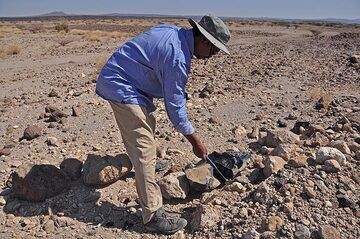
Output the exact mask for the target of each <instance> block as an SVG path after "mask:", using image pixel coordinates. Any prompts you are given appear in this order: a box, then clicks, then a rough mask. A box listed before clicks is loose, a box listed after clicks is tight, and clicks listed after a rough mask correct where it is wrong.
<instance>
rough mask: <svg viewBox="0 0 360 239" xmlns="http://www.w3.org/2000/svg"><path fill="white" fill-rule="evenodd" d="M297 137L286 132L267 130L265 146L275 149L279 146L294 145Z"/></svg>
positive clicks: (297, 139) (297, 140)
mask: <svg viewBox="0 0 360 239" xmlns="http://www.w3.org/2000/svg"><path fill="white" fill-rule="evenodd" d="M299 141H300V139H299V136H298V135H296V134H294V133H293V132H291V131H288V130H269V131H268V133H267V135H266V146H268V147H271V148H276V147H277V146H279V145H280V144H296V143H298V142H299Z"/></svg>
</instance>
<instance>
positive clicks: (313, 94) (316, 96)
mask: <svg viewBox="0 0 360 239" xmlns="http://www.w3.org/2000/svg"><path fill="white" fill-rule="evenodd" d="M308 92H309V93H308V94H309V97H310V99H312V100H314V101H318V100H320V99H322V101H323V103H324V106H325V109H327V108H328V107H329V105H330V103H331V101H333V99H334V97H333V96H332V95H331V93H330V92H329V91H326V90H324V89H322V88H320V87H312V88H310V89H309V91H308Z"/></svg>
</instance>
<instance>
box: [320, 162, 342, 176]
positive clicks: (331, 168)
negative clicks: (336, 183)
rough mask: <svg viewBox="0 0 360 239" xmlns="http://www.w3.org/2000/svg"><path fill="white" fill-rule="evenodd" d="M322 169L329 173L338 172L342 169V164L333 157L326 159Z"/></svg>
mask: <svg viewBox="0 0 360 239" xmlns="http://www.w3.org/2000/svg"><path fill="white" fill-rule="evenodd" d="M322 169H323V170H324V171H325V172H327V173H337V172H340V171H341V166H340V164H339V162H338V161H336V160H334V159H331V160H326V161H325V163H324V165H323V166H322Z"/></svg>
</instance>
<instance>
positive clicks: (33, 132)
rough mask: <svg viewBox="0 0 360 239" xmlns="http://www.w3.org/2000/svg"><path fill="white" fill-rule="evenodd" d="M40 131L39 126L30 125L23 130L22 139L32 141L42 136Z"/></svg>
mask: <svg viewBox="0 0 360 239" xmlns="http://www.w3.org/2000/svg"><path fill="white" fill-rule="evenodd" d="M41 131H42V129H41V128H40V127H39V126H36V125H32V126H29V127H27V128H26V129H25V131H24V135H23V137H22V138H23V139H27V140H32V139H35V138H37V137H39V136H40V135H41V134H42V132H41Z"/></svg>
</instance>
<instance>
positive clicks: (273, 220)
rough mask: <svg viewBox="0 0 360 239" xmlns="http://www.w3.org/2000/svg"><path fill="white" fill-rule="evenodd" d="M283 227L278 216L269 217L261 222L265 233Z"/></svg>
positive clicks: (282, 222) (281, 220)
mask: <svg viewBox="0 0 360 239" xmlns="http://www.w3.org/2000/svg"><path fill="white" fill-rule="evenodd" d="M283 225H284V221H283V219H282V218H281V217H279V216H271V217H269V218H267V219H266V220H264V221H263V226H264V229H265V230H266V231H272V232H275V231H278V230H279V229H280V228H281V227H282V226H283Z"/></svg>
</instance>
